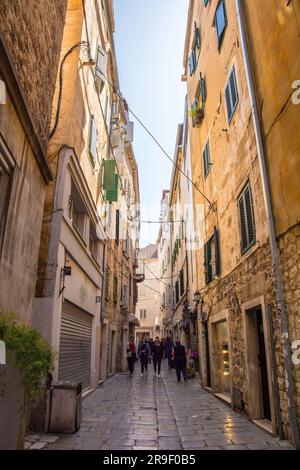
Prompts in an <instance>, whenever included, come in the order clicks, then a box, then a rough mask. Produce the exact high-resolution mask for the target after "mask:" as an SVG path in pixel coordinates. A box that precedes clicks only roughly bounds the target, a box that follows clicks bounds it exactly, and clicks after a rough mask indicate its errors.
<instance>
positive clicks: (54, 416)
mask: <svg viewBox="0 0 300 470" xmlns="http://www.w3.org/2000/svg"><path fill="white" fill-rule="evenodd" d="M81 416H82V384H81V383H76V382H58V383H56V384H55V385H54V386H53V390H52V399H51V415H50V429H49V430H50V432H61V433H72V432H75V431H77V430H78V429H79V428H80V424H81Z"/></svg>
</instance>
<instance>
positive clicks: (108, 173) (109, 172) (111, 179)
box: [103, 160, 116, 191]
mask: <svg viewBox="0 0 300 470" xmlns="http://www.w3.org/2000/svg"><path fill="white" fill-rule="evenodd" d="M103 164H104V172H103V189H105V190H106V191H108V190H110V189H114V187H115V168H116V162H115V161H114V160H105V161H104V163H103Z"/></svg>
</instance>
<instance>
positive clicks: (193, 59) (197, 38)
mask: <svg viewBox="0 0 300 470" xmlns="http://www.w3.org/2000/svg"><path fill="white" fill-rule="evenodd" d="M200 48H201V35H200V29H199V28H198V27H197V24H196V23H195V27H194V37H193V42H192V51H191V54H190V57H189V69H190V75H191V76H192V75H193V73H194V72H195V70H196V68H197V64H198V60H199V55H200Z"/></svg>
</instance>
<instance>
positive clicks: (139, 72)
mask: <svg viewBox="0 0 300 470" xmlns="http://www.w3.org/2000/svg"><path fill="white" fill-rule="evenodd" d="M114 9H115V22H116V33H115V42H116V51H117V59H118V68H119V76H120V88H121V91H122V93H123V95H124V97H125V98H126V100H127V102H128V104H129V106H130V107H131V108H132V109H133V111H134V112H135V114H137V116H138V117H139V118H140V119H141V120H142V121H143V123H144V124H145V125H146V126H147V127H148V128H149V130H150V131H151V132H152V133H153V134H154V136H155V137H156V138H157V139H158V141H159V142H160V144H161V145H162V146H163V147H164V148H165V150H166V151H167V152H168V153H169V155H170V156H171V157H173V155H174V149H175V139H176V132H177V125H178V124H179V123H180V122H182V120H183V114H184V96H185V93H186V84H185V83H184V82H181V75H182V73H183V49H184V39H185V28H186V21H187V12H188V0H115V1H114ZM134 132H135V135H134V151H135V157H136V160H137V162H138V167H139V179H140V194H141V204H142V214H141V219H142V220H145V219H146V220H149V219H150V220H158V219H159V204H160V199H161V194H162V190H163V189H167V188H169V185H170V179H171V171H172V164H171V162H170V161H169V160H168V159H167V158H166V157H165V156H164V155H163V154H162V152H161V150H160V149H159V148H158V147H157V146H156V144H155V143H154V142H153V141H152V140H151V138H150V137H149V136H148V135H147V134H146V132H145V131H144V129H143V128H142V127H141V126H140V125H139V124H138V123H137V122H136V123H135V128H134ZM158 229H159V225H158V224H151V225H150V224H141V241H140V246H141V247H142V246H145V245H146V244H148V243H153V242H155V241H156V238H157V235H158Z"/></svg>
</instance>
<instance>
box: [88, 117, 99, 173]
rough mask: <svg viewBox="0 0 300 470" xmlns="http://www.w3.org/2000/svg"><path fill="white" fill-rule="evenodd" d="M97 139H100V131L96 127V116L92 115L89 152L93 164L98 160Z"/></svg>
mask: <svg viewBox="0 0 300 470" xmlns="http://www.w3.org/2000/svg"><path fill="white" fill-rule="evenodd" d="M97 140H98V132H97V128H96V122H95V118H94V116H91V121H90V136H89V154H90V157H91V160H92V164H93V166H95V163H96V161H97Z"/></svg>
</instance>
